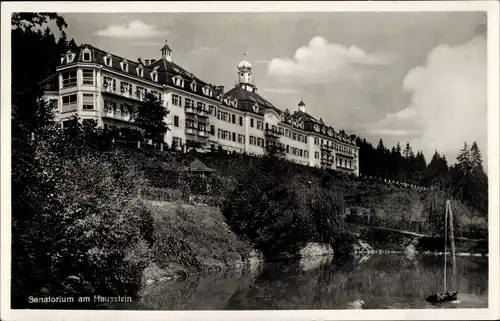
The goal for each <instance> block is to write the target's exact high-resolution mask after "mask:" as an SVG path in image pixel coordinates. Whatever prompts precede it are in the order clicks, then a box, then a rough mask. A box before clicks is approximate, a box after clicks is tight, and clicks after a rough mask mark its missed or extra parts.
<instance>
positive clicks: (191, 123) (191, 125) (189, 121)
mask: <svg viewBox="0 0 500 321" xmlns="http://www.w3.org/2000/svg"><path fill="white" fill-rule="evenodd" d="M186 128H194V120H192V119H186Z"/></svg>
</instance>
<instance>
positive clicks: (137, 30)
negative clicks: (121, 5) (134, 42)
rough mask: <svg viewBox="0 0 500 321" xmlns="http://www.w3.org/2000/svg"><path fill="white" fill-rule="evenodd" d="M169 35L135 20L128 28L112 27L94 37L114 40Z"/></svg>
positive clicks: (100, 31)
mask: <svg viewBox="0 0 500 321" xmlns="http://www.w3.org/2000/svg"><path fill="white" fill-rule="evenodd" d="M168 33H169V32H168V31H161V30H157V29H156V27H155V26H152V25H148V24H146V23H144V22H142V21H140V20H134V21H132V22H130V23H129V24H128V26H127V25H110V26H108V27H107V28H106V29H104V30H98V31H97V32H95V33H94V35H96V36H101V37H114V38H153V37H157V36H161V35H166V34H168Z"/></svg>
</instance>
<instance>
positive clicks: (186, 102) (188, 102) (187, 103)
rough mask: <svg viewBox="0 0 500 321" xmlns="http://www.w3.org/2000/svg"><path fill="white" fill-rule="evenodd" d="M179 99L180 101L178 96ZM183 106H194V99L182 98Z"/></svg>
mask: <svg viewBox="0 0 500 321" xmlns="http://www.w3.org/2000/svg"><path fill="white" fill-rule="evenodd" d="M172 96H173V95H172ZM179 101H180V98H179ZM184 107H185V108H190V107H194V100H192V99H191V98H184Z"/></svg>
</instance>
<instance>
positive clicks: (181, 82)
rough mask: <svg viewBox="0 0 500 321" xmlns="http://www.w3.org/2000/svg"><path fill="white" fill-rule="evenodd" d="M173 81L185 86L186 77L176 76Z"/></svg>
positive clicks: (177, 84) (179, 85)
mask: <svg viewBox="0 0 500 321" xmlns="http://www.w3.org/2000/svg"><path fill="white" fill-rule="evenodd" d="M173 81H174V85H176V86H178V87H184V79H182V77H180V76H175V77H174V78H173Z"/></svg>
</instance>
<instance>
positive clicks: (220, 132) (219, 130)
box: [217, 128, 222, 138]
mask: <svg viewBox="0 0 500 321" xmlns="http://www.w3.org/2000/svg"><path fill="white" fill-rule="evenodd" d="M217 138H222V130H221V129H220V128H219V129H217Z"/></svg>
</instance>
